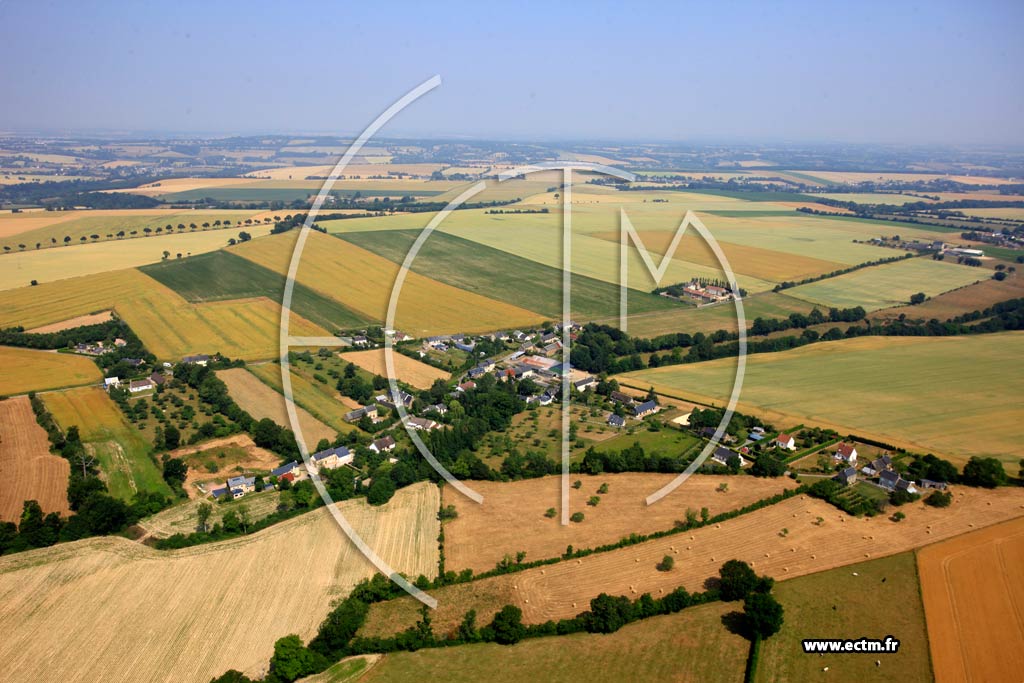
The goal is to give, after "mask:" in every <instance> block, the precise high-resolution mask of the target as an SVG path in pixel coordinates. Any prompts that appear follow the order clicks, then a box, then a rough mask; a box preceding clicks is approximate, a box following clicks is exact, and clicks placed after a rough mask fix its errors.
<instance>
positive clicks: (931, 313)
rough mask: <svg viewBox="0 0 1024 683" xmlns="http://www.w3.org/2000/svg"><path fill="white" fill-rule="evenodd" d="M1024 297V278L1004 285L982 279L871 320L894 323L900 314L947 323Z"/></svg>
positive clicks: (1006, 282)
mask: <svg viewBox="0 0 1024 683" xmlns="http://www.w3.org/2000/svg"><path fill="white" fill-rule="evenodd" d="M1021 296H1024V279H1022V278H1020V277H1018V276H1014V277H1008V278H1006V279H1005V280H1003V281H1002V282H1000V281H999V280H982V281H981V282H977V283H975V284H973V285H967V286H966V287H961V288H959V289H954V290H952V291H949V292H946V293H945V294H940V295H939V296H935V297H932V298H931V299H928V300H927V301H925V302H924V303H922V304H917V305H916V306H910V305H907V306H900V307H899V308H886V309H883V310H880V311H876V312H875V313H874V314H872V315H871V316H870V317H871V318H874V319H888V320H893V319H896V318H898V317H899V316H900V315H901V314H904V315H906V316H907V317H908V318H910V319H912V320H913V319H922V320H931V319H932V318H935V319H937V320H948V319H950V318H952V317H954V316H957V315H960V314H961V313H970V312H972V311H980V310H982V309H985V308H988V307H989V306H991V305H992V304H995V303H998V302H1000V301H1006V300H1007V299H1014V298H1017V297H1021Z"/></svg>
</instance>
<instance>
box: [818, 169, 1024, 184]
mask: <svg viewBox="0 0 1024 683" xmlns="http://www.w3.org/2000/svg"><path fill="white" fill-rule="evenodd" d="M807 175H810V176H813V177H815V178H821V179H822V180H826V181H830V182H834V183H852V184H855V183H865V182H867V183H879V182H897V183H904V182H906V183H916V182H918V181H929V180H947V181H952V182H954V183H961V184H963V185H1006V184H1010V183H1013V182H1014V181H1013V180H1010V179H1007V178H997V177H989V176H972V175H947V174H945V173H889V172H883V173H872V172H867V171H865V172H861V171H810V172H807Z"/></svg>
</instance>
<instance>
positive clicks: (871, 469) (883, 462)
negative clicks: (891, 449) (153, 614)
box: [860, 455, 892, 477]
mask: <svg viewBox="0 0 1024 683" xmlns="http://www.w3.org/2000/svg"><path fill="white" fill-rule="evenodd" d="M891 467H892V458H890V457H889V456H888V455H883V456H882V457H880V458H875V459H874V460H872V461H871V462H870V463H869V464H867V465H864V467H862V468H860V471H861V472H863V473H864V474H866V475H868V476H869V477H873V476H875V475H877V474H880V473H882V472H884V471H886V470H888V469H890V468H891Z"/></svg>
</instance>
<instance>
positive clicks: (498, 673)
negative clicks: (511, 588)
mask: <svg viewBox="0 0 1024 683" xmlns="http://www.w3.org/2000/svg"><path fill="white" fill-rule="evenodd" d="M730 610H731V606H730V605H726V604H723V603H714V604H710V605H701V606H699V607H693V608H690V609H687V610H684V611H683V612H680V613H678V614H672V615H666V616H659V617H653V618H651V619H647V620H644V621H641V622H638V623H634V624H628V625H626V626H624V627H623V628H622V629H620V630H619V631H616V632H615V633H612V634H609V635H597V634H575V635H571V636H562V637H556V638H538V639H535V640H526V641H523V642H521V643H518V644H516V645H513V646H510V647H506V646H502V645H496V644H493V643H486V644H478V645H462V646H459V647H448V648H438V649H431V650H420V651H419V652H403V653H396V654H389V655H385V656H384V658H383V659H382V660H381V661H380V662H378V663H377V664H376V665H374V666H373V667H371V668H370V671H369V672H368V673H367V674H366V675H365V676H364V677H363V678H362V679H360V680H363V681H367V683H371V682H374V681H413V680H440V679H443V680H445V681H452V683H462V682H463V681H464V682H465V683H470V682H471V681H481V680H487V681H496V682H497V681H501V682H508V683H512V682H513V681H531V680H533V681H550V682H552V683H576V681H587V680H589V681H706V682H707V683H716V682H721V683H727V682H732V681H738V680H741V679H742V678H743V669H744V664H745V662H746V655H747V650H748V649H749V643H748V642H747V641H746V640H744V639H743V638H742V637H740V636H737V635H735V634H732V633H730V632H729V631H727V630H726V629H725V627H724V626H723V625H722V617H723V616H724V615H725V614H726V613H727V612H729V611H730ZM314 680H316V681H317V682H318V683H319V681H320V679H314Z"/></svg>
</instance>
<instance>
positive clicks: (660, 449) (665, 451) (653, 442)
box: [597, 422, 700, 456]
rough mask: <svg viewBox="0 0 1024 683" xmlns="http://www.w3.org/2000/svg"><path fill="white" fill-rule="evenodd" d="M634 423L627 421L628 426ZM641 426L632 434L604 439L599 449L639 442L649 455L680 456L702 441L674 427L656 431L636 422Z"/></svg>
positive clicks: (613, 448) (608, 449)
mask: <svg viewBox="0 0 1024 683" xmlns="http://www.w3.org/2000/svg"><path fill="white" fill-rule="evenodd" d="M633 424H634V423H632V422H627V426H632V425H633ZM635 424H637V425H639V428H638V429H637V430H636V431H635V432H634V433H632V434H629V433H623V434H620V435H619V436H616V437H615V438H613V439H608V440H607V441H603V442H602V443H601V444H600V445H599V446H597V450H599V451H621V450H622V449H624V448H629V447H631V446H633V445H634V444H639V445H640V446H641V447H642V448H643V449H644V452H645V453H647V455H649V456H650V455H654V454H660V455H670V456H678V455H682V454H683V453H686V452H688V451H691V450H693V449H694V446H696V445H697V444H699V443H700V439H698V438H697V437H695V436H693V435H692V434H690V433H688V432H683V431H680V430H678V429H674V428H672V427H662V428H661V429H660V430H658V431H656V432H652V431H651V430H649V429H647V426H646V425H644V424H641V423H635Z"/></svg>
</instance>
